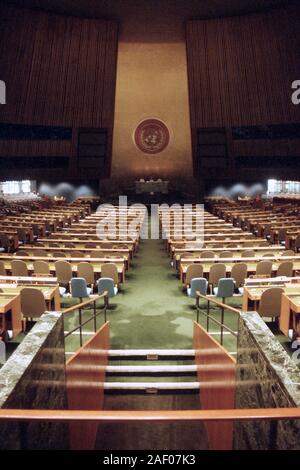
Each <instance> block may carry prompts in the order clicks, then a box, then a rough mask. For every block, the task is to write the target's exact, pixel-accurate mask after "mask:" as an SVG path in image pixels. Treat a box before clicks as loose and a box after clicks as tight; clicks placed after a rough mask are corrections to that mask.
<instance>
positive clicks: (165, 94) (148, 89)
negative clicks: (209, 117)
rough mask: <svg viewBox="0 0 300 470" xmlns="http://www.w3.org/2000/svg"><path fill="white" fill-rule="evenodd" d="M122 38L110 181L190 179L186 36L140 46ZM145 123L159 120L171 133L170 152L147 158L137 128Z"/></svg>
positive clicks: (167, 149)
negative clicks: (137, 141) (136, 135)
mask: <svg viewBox="0 0 300 470" xmlns="http://www.w3.org/2000/svg"><path fill="white" fill-rule="evenodd" d="M170 34H172V33H170ZM124 36H126V34H123V37H122V34H121V37H120V42H119V50H118V63H117V86H116V104H115V123H114V137H113V155H112V171H111V176H112V178H113V179H117V180H119V179H120V178H122V179H123V177H124V176H126V177H127V178H128V179H135V178H136V177H147V176H151V175H154V176H155V175H157V176H161V177H164V178H169V179H170V180H171V181H172V180H173V181H174V182H175V181H179V180H187V179H188V180H189V179H190V178H191V177H192V150H191V135H190V118H189V102H188V82H187V64H186V47H185V41H184V37H182V38H179V39H178V34H177V33H176V37H173V38H172V37H171V38H170V37H169V38H168V42H167V41H166V38H165V37H164V38H163V39H162V41H155V42H151V41H149V42H137V41H136V40H135V41H127V40H126V37H124ZM169 39H170V41H169ZM146 118H158V119H161V120H162V121H164V122H165V123H166V125H167V126H168V128H169V131H170V143H169V145H168V147H167V148H166V149H165V150H164V151H163V152H161V153H158V154H156V155H147V154H145V153H143V152H141V151H140V150H139V149H138V148H137V147H136V146H135V144H134V140H133V134H134V131H135V128H136V126H137V125H138V124H139V122H140V121H141V120H143V119H146Z"/></svg>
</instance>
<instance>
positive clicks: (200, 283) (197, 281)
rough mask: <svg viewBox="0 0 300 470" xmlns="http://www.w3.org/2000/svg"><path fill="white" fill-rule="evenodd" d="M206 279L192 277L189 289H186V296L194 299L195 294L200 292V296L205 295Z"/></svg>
mask: <svg viewBox="0 0 300 470" xmlns="http://www.w3.org/2000/svg"><path fill="white" fill-rule="evenodd" d="M207 285H208V282H207V279H205V277H194V278H193V279H192V280H191V287H188V288H187V295H188V296H189V297H193V298H196V297H197V295H196V292H200V294H202V295H206V294H207Z"/></svg>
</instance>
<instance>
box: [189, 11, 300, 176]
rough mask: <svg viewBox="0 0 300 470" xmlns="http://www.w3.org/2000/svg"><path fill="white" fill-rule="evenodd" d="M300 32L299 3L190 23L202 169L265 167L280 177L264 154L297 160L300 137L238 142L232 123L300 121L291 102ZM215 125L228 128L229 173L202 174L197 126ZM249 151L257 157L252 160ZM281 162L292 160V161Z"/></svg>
mask: <svg viewBox="0 0 300 470" xmlns="http://www.w3.org/2000/svg"><path fill="white" fill-rule="evenodd" d="M299 30H300V8H299V6H295V5H294V6H290V7H286V8H281V9H276V10H272V11H270V12H268V13H259V14H250V15H245V16H237V17H232V18H223V19H216V20H207V21H189V22H188V23H187V27H186V35H187V53H188V74H189V92H190V112H191V127H192V135H193V154H194V170H195V172H196V174H198V175H200V173H202V174H204V177H205V176H208V175H210V176H212V175H213V176H216V177H217V178H220V177H221V178H224V177H226V176H227V175H231V176H233V175H237V176H238V177H240V176H243V174H244V175H246V176H248V177H249V176H251V175H253V178H257V171H256V169H255V168H256V167H257V168H259V169H260V172H261V173H262V174H266V175H270V176H274V174H273V175H271V174H270V170H272V168H271V167H272V164H269V163H268V164H267V165H264V164H262V159H263V158H264V157H271V162H272V157H274V158H276V157H280V156H288V157H290V161H289V167H290V168H292V167H293V166H294V163H295V166H297V164H296V158H295V157H300V135H298V137H297V136H296V137H295V136H293V138H286V137H283V138H279V137H277V138H276V139H273V140H272V139H271V138H268V137H266V138H259V139H256V138H251V139H248V140H247V139H244V140H243V138H242V139H239V140H235V139H232V128H233V127H241V126H251V125H254V126H257V125H271V124H279V125H280V124H281V125H283V124H287V123H297V122H298V123H299V122H300V106H295V105H294V104H293V103H292V100H291V95H292V92H293V90H292V88H291V84H292V82H293V81H294V80H297V79H299V78H300V75H299V74H300V54H299V51H300V37H299ZM212 127H220V128H225V130H226V132H227V163H226V165H224V166H225V168H224V171H221V172H220V171H216V172H215V174H214V172H213V171H212V170H213V168H211V169H209V170H208V171H205V170H204V171H202V172H201V164H199V159H200V158H201V155H200V154H199V150H198V149H197V145H198V144H197V135H196V134H197V128H198V129H199V128H212ZM201 150H202V149H201ZM211 151H213V149H211ZM239 157H241V158H239ZM245 157H246V158H245ZM248 157H254V158H255V159H256V160H253V161H250V162H249V159H248ZM292 158H294V161H293V160H291V159H292ZM219 161H220V160H219ZM247 166H248V167H249V171H248V170H247V169H246V167H247ZM278 166H279V167H280V166H285V165H284V161H283V162H280V164H279V165H278ZM297 171H298V173H299V172H300V169H299V168H298V170H297ZM220 173H221V175H220ZM275 173H276V171H275ZM277 173H278V172H277ZM291 173H293V170H290V171H289V174H291Z"/></svg>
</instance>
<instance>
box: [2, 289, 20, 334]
mask: <svg viewBox="0 0 300 470" xmlns="http://www.w3.org/2000/svg"><path fill="white" fill-rule="evenodd" d="M0 319H1V326H2V328H3V329H4V330H12V331H13V335H14V336H17V335H18V334H19V333H21V331H22V315H21V299H20V295H19V294H18V293H17V294H15V293H0Z"/></svg>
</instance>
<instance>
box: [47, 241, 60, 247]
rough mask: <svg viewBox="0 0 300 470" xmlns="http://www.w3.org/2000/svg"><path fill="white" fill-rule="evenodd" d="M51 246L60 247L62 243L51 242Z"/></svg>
mask: <svg viewBox="0 0 300 470" xmlns="http://www.w3.org/2000/svg"><path fill="white" fill-rule="evenodd" d="M49 246H50V247H51V248H59V247H60V244H59V243H55V242H49Z"/></svg>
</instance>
